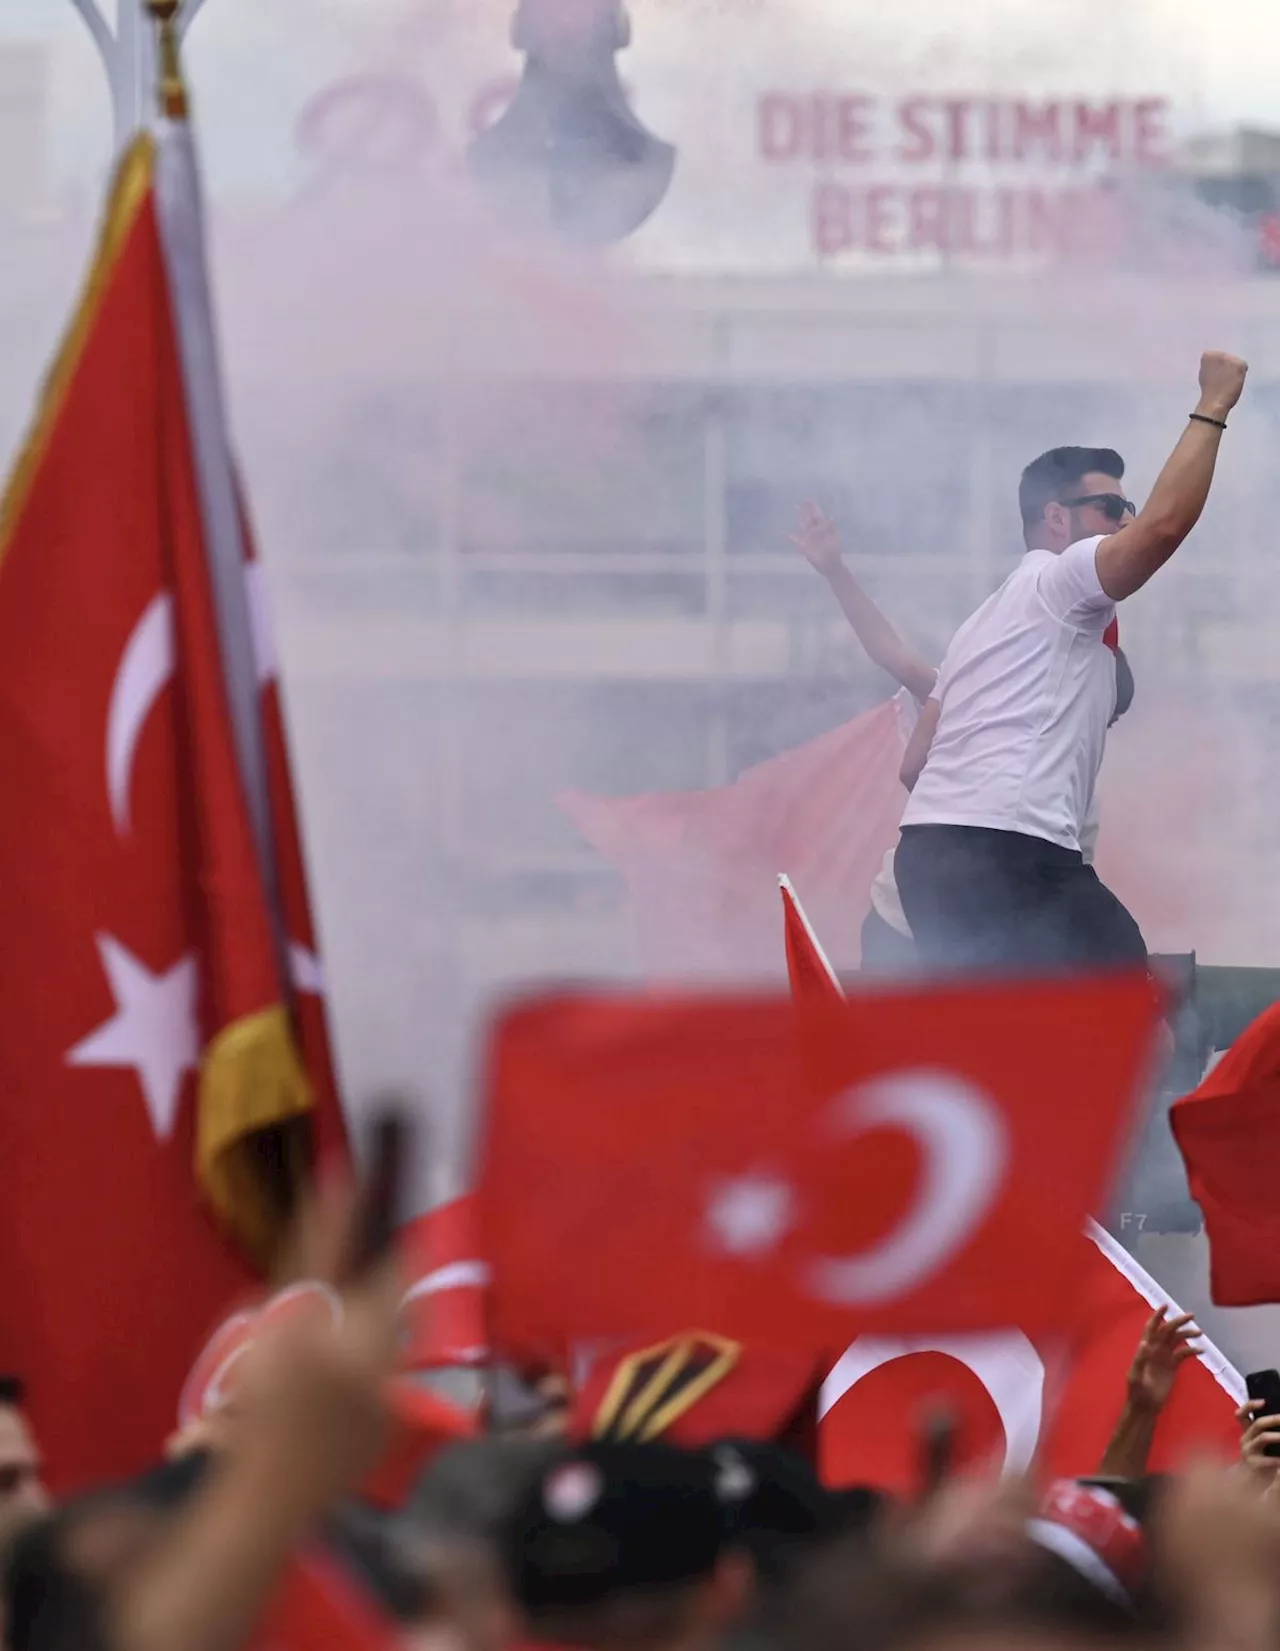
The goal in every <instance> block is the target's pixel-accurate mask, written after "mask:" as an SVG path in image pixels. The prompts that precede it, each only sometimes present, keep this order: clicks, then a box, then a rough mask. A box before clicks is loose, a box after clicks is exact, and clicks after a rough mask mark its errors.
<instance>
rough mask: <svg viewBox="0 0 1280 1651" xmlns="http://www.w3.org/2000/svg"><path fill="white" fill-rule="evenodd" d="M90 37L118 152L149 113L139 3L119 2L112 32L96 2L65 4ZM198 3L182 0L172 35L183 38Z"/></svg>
mask: <svg viewBox="0 0 1280 1651" xmlns="http://www.w3.org/2000/svg"><path fill="white" fill-rule="evenodd" d="M71 4H72V5H73V6H74V7H75V9H76V10H77V12H79V14H80V18H81V20H82V22H83V23H84V26H85V28H86V29H88V31H89V35H90V38H91V39H92V41H93V43H94V45H95V46H96V47H97V48H98V56H99V57H100V58H101V59H102V67H103V69H104V70H105V71H106V76H107V86H108V88H109V90H110V93H111V118H112V128H113V144H114V148H115V152H116V153H117V154H119V152H120V151H121V150H122V149H123V148H124V146H125V144H126V143H128V141H129V139H130V138H131V137H132V136H133V134H134V133H135V132H136V131H137V130H138V128H139V127H140V126H142V125H144V124H145V123H146V122H147V121H148V120H149V119H150V118H151V114H152V111H153V110H154V109H155V106H156V101H155V92H156V47H155V34H154V30H153V29H152V28H151V26H150V23H149V21H148V20H147V19H145V18H144V17H143V15H142V12H143V4H144V0H120V8H119V15H118V17H117V19H116V26H115V29H114V30H113V29H112V27H111V25H110V24H109V23H108V22H107V20H106V17H105V16H104V15H103V13H102V11H101V9H100V7H99V5H98V0H71ZM203 5H204V0H183V5H182V9H181V11H180V12H179V14H178V33H179V36H180V37H181V36H184V35H185V34H186V32H187V30H188V29H189V28H190V27H191V25H192V24H193V23H194V22H195V20H196V16H197V14H198V13H199V11H200V9H201V7H202V6H203Z"/></svg>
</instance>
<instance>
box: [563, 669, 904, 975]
mask: <svg viewBox="0 0 1280 1651" xmlns="http://www.w3.org/2000/svg"><path fill="white" fill-rule="evenodd" d="M903 749H904V742H903V737H902V730H901V727H900V723H899V717H898V708H897V705H896V702H894V701H892V700H891V701H889V702H888V703H887V704H885V705H880V706H878V707H877V708H876V709H875V710H874V711H869V712H867V713H866V715H864V716H861V717H858V718H856V719H855V720H854V721H853V722H849V723H845V724H844V725H843V726H842V727H839V728H836V729H833V730H832V731H831V732H830V733H828V734H823V735H822V736H821V737H820V738H818V739H814V740H810V741H808V743H807V744H805V745H801V746H797V747H796V748H795V749H794V750H792V751H784V752H783V753H782V755H781V756H778V757H773V758H771V759H770V760H769V761H768V762H763V763H760V764H759V765H758V766H756V767H754V768H748V769H747V770H746V771H745V772H744V773H742V774H741V775H739V777H738V779H737V780H736V781H735V782H734V783H733V784H732V785H727V786H721V787H719V788H718V789H715V790H711V791H690V792H655V793H652V794H650V795H646V796H639V797H593V796H586V795H584V794H582V793H580V792H571V793H566V794H565V795H563V796H562V797H561V798H560V799H559V801H560V805H561V807H562V808H563V809H564V810H565V812H566V813H568V815H569V816H570V818H571V819H572V820H573V822H574V824H575V825H576V826H577V827H578V829H579V831H581V833H582V835H583V836H584V837H585V838H586V839H587V841H588V842H589V843H590V844H591V845H592V846H593V847H594V848H596V849H598V850H599V852H600V853H601V854H603V855H604V856H605V858H606V859H608V860H611V861H612V862H613V864H614V865H615V866H617V868H618V870H619V871H620V872H621V873H622V875H623V876H624V877H625V879H626V881H627V883H628V885H629V888H630V891H631V895H632V899H633V902H634V907H635V917H636V927H637V935H638V941H639V946H640V952H641V962H642V964H643V967H644V969H645V972H646V973H647V974H648V975H649V976H651V977H652V978H655V979H665V980H675V979H680V978H687V977H690V976H694V977H696V976H708V975H713V976H714V975H719V976H722V977H723V976H735V975H736V976H739V977H741V976H743V975H746V974H758V975H761V976H768V975H776V973H777V968H778V916H777V905H776V900H777V894H776V889H777V878H778V874H779V872H782V871H786V872H788V873H790V875H791V876H792V877H793V878H794V879H795V881H796V884H797V886H798V887H800V888H802V889H803V890H804V896H805V904H806V906H807V907H808V910H809V913H810V915H811V916H812V917H813V919H814V921H815V922H816V923H817V925H818V928H819V930H820V932H821V933H822V934H823V935H825V936H826V937H827V942H826V943H827V944H828V945H829V947H830V948H831V950H830V954H829V955H830V956H831V960H832V962H833V963H834V964H835V966H836V967H837V968H848V969H856V968H857V966H858V963H859V960H860V955H861V954H860V946H859V930H860V928H861V924H862V919H863V917H864V916H865V915H866V912H867V908H868V905H869V903H870V889H871V884H872V882H873V881H874V879H875V876H876V873H877V872H878V871H879V869H880V865H881V862H882V861H883V859H884V856H885V854H886V853H887V852H888V850H889V849H890V848H891V847H892V846H893V844H894V842H895V840H896V838H897V834H898V825H899V823H900V821H901V819H902V810H903V808H904V807H905V805H906V792H905V791H904V790H903V789H902V786H901V783H900V782H899V779H898V769H899V768H900V767H901V764H902V754H903Z"/></svg>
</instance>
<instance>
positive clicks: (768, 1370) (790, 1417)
mask: <svg viewBox="0 0 1280 1651" xmlns="http://www.w3.org/2000/svg"><path fill="white" fill-rule="evenodd" d="M700 1339H701V1338H699V1337H698V1335H697V1334H696V1333H694V1334H692V1335H689V1336H685V1337H680V1338H676V1340H677V1342H683V1343H684V1344H685V1347H686V1349H687V1348H689V1347H695V1348H696V1346H697V1345H698V1343H699V1341H700ZM671 1348H672V1344H671V1343H670V1342H667V1343H660V1344H658V1347H657V1348H656V1349H655V1348H654V1345H653V1344H652V1343H649V1344H645V1343H636V1344H634V1345H633V1346H630V1347H627V1348H625V1349H622V1350H619V1351H617V1352H612V1353H610V1354H609V1355H608V1356H606V1357H601V1358H598V1359H596V1360H594V1361H593V1363H592V1365H591V1368H590V1370H589V1371H588V1373H587V1375H586V1378H585V1380H584V1381H583V1382H582V1385H581V1386H580V1388H579V1389H578V1391H577V1393H576V1394H575V1395H574V1401H573V1408H572V1413H571V1415H570V1422H569V1431H570V1433H571V1434H572V1435H573V1436H574V1437H575V1438H579V1439H589V1438H591V1437H593V1435H594V1434H595V1433H596V1431H597V1427H598V1424H599V1422H600V1419H601V1415H602V1407H603V1406H604V1405H605V1402H606V1400H607V1399H608V1398H609V1397H610V1395H611V1393H612V1391H613V1390H614V1382H615V1379H616V1378H617V1377H618V1375H619V1372H620V1370H623V1369H624V1367H625V1366H626V1364H627V1363H628V1361H630V1360H634V1359H636V1358H641V1359H643V1358H644V1356H645V1354H646V1353H647V1352H650V1351H653V1352H654V1353H655V1354H657V1353H661V1354H662V1355H663V1357H662V1358H654V1359H651V1360H647V1361H646V1370H648V1369H652V1368H653V1367H654V1366H655V1365H658V1364H662V1363H665V1362H666V1355H667V1353H668V1351H669V1350H670V1349H671ZM730 1358H731V1362H730V1363H728V1366H727V1368H726V1369H725V1371H724V1373H723V1376H722V1377H720V1379H718V1380H716V1381H715V1382H714V1383H713V1384H712V1385H710V1386H708V1387H706V1389H705V1391H699V1393H698V1396H697V1398H696V1399H695V1400H694V1401H693V1402H691V1403H687V1404H681V1403H680V1402H679V1400H678V1398H677V1402H675V1403H673V1404H670V1405H668V1404H667V1399H668V1398H669V1397H673V1396H676V1395H677V1394H678V1391H679V1387H678V1379H679V1374H680V1373H679V1372H678V1371H672V1370H671V1366H670V1365H668V1366H667V1368H668V1370H669V1371H671V1373H672V1374H673V1375H674V1376H675V1377H676V1378H677V1380H676V1382H675V1383H668V1384H666V1385H665V1386H664V1385H663V1384H662V1383H661V1382H654V1383H648V1382H646V1381H645V1380H644V1379H643V1378H641V1379H639V1380H637V1381H636V1382H634V1383H633V1384H631V1386H630V1387H629V1388H628V1398H627V1403H626V1405H624V1406H623V1409H624V1410H626V1409H628V1408H629V1407H630V1406H631V1404H632V1401H633V1400H639V1403H637V1404H636V1414H635V1417H634V1424H635V1425H634V1426H632V1427H631V1428H629V1429H620V1430H618V1432H617V1435H616V1436H618V1437H624V1438H633V1439H663V1440H665V1441H667V1442H669V1443H670V1444H673V1445H681V1446H683V1447H684V1448H685V1449H689V1450H697V1449H699V1448H701V1447H702V1446H703V1445H710V1444H713V1443H714V1442H715V1441H716V1440H717V1439H729V1438H734V1439H774V1440H783V1439H785V1440H786V1441H787V1443H789V1444H791V1445H792V1446H793V1447H801V1446H803V1448H804V1450H805V1452H806V1454H809V1455H812V1453H813V1450H814V1444H815V1401H816V1399H817V1394H818V1389H819V1387H820V1386H821V1385H822V1378H823V1375H824V1374H825V1368H826V1367H825V1361H823V1360H820V1359H815V1358H814V1356H813V1354H811V1353H797V1352H792V1351H789V1350H787V1349H777V1348H775V1349H763V1348H758V1347H741V1346H739V1345H737V1344H731V1354H730ZM646 1401H647V1402H646Z"/></svg>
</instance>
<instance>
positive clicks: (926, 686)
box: [787, 504, 938, 701]
mask: <svg viewBox="0 0 1280 1651" xmlns="http://www.w3.org/2000/svg"><path fill="white" fill-rule="evenodd" d="M787 537H788V538H789V539H790V540H791V543H792V544H793V545H795V547H796V548H797V550H799V552H800V554H801V555H802V556H803V557H804V559H805V561H806V562H808V563H809V565H810V566H811V567H813V568H815V569H816V570H817V571H818V572H819V573H820V574H821V575H822V577H823V578H824V579H825V580H826V581H827V583H828V584H829V585H830V586H831V590H832V594H833V595H834V596H835V599H836V601H837V602H839V604H840V607H841V609H842V611H843V613H844V616H845V618H846V619H847V620H848V621H849V624H850V625H851V626H852V628H853V634H854V635H855V636H856V637H857V639H858V641H859V642H861V644H862V646H863V648H864V649H865V651H866V655H867V658H868V659H869V660H870V661H871V662H872V664H873V665H878V666H879V667H880V669H881V670H882V671H888V673H889V675H890V676H891V677H892V678H893V679H894V681H895V682H897V683H899V684H900V685H901V686H902V687H903V688H905V689H906V690H907V692H908V693H911V694H914V695H915V697H916V698H917V699H918V700H921V701H924V700H926V699H928V697H929V695H930V694H931V693H932V692H933V685H934V683H935V682H936V681H937V679H938V673H937V671H936V670H934V668H933V666H932V665H930V663H929V661H928V660H927V659H924V658H922V657H921V655H920V654H918V653H917V652H916V651H915V649H914V648H913V647H912V646H911V644H910V643H909V642H906V641H904V640H903V638H902V637H901V636H899V635H898V633H897V631H896V630H894V628H893V626H892V625H891V624H890V623H889V621H888V620H887V619H886V618H885V616H884V614H883V613H881V611H880V609H879V608H878V607H877V606H876V604H875V603H874V602H873V601H872V600H871V598H870V597H869V596H868V595H867V593H866V591H864V590H863V588H862V586H861V585H860V584H859V583H858V581H857V580H856V579H855V578H854V577H853V575H852V574H851V573H850V572H849V569H848V568H847V567H846V566H845V564H844V558H843V556H842V555H841V553H840V536H839V534H838V533H837V531H836V526H835V523H834V522H833V521H832V520H831V518H830V517H829V516H827V515H825V514H824V512H823V511H821V510H820V509H819V508H818V506H817V505H816V504H806V505H805V506H804V508H803V509H802V510H801V512H800V522H799V531H798V532H797V533H791V534H788V535H787Z"/></svg>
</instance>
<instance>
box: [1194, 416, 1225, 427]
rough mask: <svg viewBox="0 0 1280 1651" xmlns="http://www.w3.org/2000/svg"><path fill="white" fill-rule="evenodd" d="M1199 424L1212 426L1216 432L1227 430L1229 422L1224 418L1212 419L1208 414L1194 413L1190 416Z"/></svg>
mask: <svg viewBox="0 0 1280 1651" xmlns="http://www.w3.org/2000/svg"><path fill="white" fill-rule="evenodd" d="M1190 416H1191V417H1192V418H1193V419H1195V421H1196V423H1197V424H1212V425H1213V427H1214V429H1215V430H1225V429H1226V427H1227V421H1226V419H1224V418H1210V417H1209V415H1208V413H1192V414H1191V415H1190Z"/></svg>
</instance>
